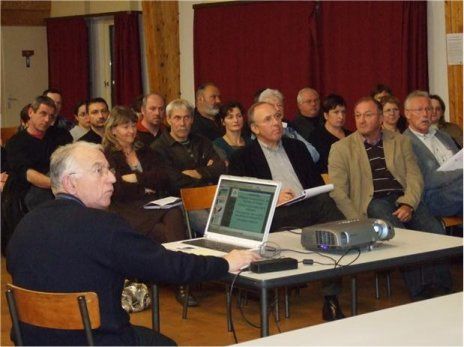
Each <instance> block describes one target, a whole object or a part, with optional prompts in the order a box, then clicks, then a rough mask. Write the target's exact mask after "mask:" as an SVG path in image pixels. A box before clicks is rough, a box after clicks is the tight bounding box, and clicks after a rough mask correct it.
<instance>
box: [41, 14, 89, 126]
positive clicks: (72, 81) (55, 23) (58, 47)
mask: <svg viewBox="0 0 464 347" xmlns="http://www.w3.org/2000/svg"><path fill="white" fill-rule="evenodd" d="M88 41H89V37H88V31H87V25H86V23H85V19H84V18H60V19H52V20H48V21H47V45H48V79H49V83H48V84H49V86H50V87H51V88H57V89H59V90H60V91H61V92H62V96H63V107H62V110H61V114H62V115H63V116H65V117H66V118H68V119H70V120H74V117H73V108H74V106H75V105H76V104H77V102H78V101H79V100H85V99H87V97H88V94H89V90H88V86H89V49H88Z"/></svg>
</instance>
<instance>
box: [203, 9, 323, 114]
mask: <svg viewBox="0 0 464 347" xmlns="http://www.w3.org/2000/svg"><path fill="white" fill-rule="evenodd" d="M313 10H314V2H285V1H283V2H281V1H278V2H247V3H239V2H237V3H235V2H234V3H227V4H223V5H212V6H201V5H200V6H195V16H194V64H195V88H197V87H198V85H199V84H201V83H204V82H209V81H210V82H214V83H215V84H217V86H218V87H219V89H220V90H221V93H222V99H223V101H228V100H231V99H233V100H237V101H240V102H242V103H243V104H244V106H245V107H248V106H250V105H251V104H252V102H253V95H254V93H255V92H256V90H257V89H260V88H268V87H269V88H274V89H279V90H280V91H281V92H282V93H283V94H284V95H285V96H287V101H286V103H285V107H286V109H285V115H286V117H287V118H289V119H292V118H293V116H294V114H295V112H296V94H297V93H298V90H299V89H301V88H302V87H305V86H306V85H307V84H308V78H309V75H310V71H311V66H310V59H308V58H309V57H310V56H311V48H310V41H311V30H310V29H311V28H310V25H309V20H310V16H311V14H312V12H313Z"/></svg>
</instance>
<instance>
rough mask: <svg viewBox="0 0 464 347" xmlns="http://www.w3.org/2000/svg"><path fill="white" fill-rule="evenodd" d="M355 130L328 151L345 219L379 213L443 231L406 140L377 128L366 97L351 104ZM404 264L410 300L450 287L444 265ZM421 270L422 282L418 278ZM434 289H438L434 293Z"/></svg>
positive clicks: (402, 223)
mask: <svg viewBox="0 0 464 347" xmlns="http://www.w3.org/2000/svg"><path fill="white" fill-rule="evenodd" d="M354 116H355V121H356V129H357V131H356V132H355V133H353V134H351V135H349V136H348V137H346V138H344V139H341V140H340V141H338V142H336V143H334V144H333V145H332V148H331V150H330V155H329V176H330V181H331V182H332V183H333V184H334V186H335V188H334V190H333V191H332V192H331V194H330V195H331V196H332V198H333V199H334V200H335V202H336V203H337V206H338V208H339V209H340V210H341V211H342V212H343V213H344V214H345V216H346V217H347V218H350V219H351V218H366V217H369V218H380V219H383V220H385V221H387V222H389V223H391V225H393V226H394V227H398V228H406V229H413V230H421V231H426V232H431V233H436V234H444V233H445V230H444V229H443V226H442V225H441V223H440V221H439V220H438V219H437V218H435V217H433V216H432V215H431V214H430V211H429V210H428V208H427V206H426V205H425V204H423V203H422V202H421V195H422V191H423V180H422V175H421V173H420V170H419V167H418V166H417V162H416V158H415V156H414V152H413V150H412V147H411V143H410V141H409V139H407V138H406V137H405V136H403V135H401V134H398V133H394V132H391V131H388V130H386V129H383V130H382V127H381V125H382V117H383V116H382V107H381V105H380V103H379V102H377V101H376V100H374V99H373V98H371V97H367V98H362V99H360V100H359V101H358V102H357V103H356V104H355V107H354ZM422 269H423V273H422V274H421V269H420V268H419V267H409V268H407V269H404V279H405V282H406V285H407V287H408V289H409V293H410V295H411V297H412V298H413V299H423V298H427V297H430V296H431V295H434V294H436V293H438V292H439V293H446V292H450V291H451V289H452V281H451V274H450V272H449V268H448V267H447V266H446V265H442V264H440V265H427V266H423V268H422ZM421 275H423V278H424V281H425V282H424V283H422V279H421ZM435 290H437V291H438V292H434V291H435Z"/></svg>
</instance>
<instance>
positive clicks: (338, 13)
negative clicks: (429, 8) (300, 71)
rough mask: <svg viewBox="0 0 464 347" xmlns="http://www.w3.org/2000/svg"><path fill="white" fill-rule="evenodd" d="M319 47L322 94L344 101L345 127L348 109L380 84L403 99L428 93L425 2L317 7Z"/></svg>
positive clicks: (350, 123) (350, 120) (351, 122)
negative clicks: (415, 91)
mask: <svg viewBox="0 0 464 347" xmlns="http://www.w3.org/2000/svg"><path fill="white" fill-rule="evenodd" d="M320 5H321V8H320V13H319V15H320V18H319V21H320V22H319V37H320V42H321V45H320V47H319V54H320V61H321V66H320V67H321V69H322V75H323V78H322V79H321V84H320V85H319V86H317V87H316V88H317V89H319V91H320V92H321V94H322V95H327V94H328V93H332V92H335V93H338V94H340V95H343V96H344V97H345V99H346V100H347V101H348V110H349V111H348V117H347V126H348V127H349V128H351V129H353V128H354V119H353V117H352V112H351V110H352V105H353V103H354V102H356V100H357V99H359V98H360V97H362V96H367V95H369V93H370V91H371V90H372V88H373V87H374V85H375V84H377V83H384V84H387V85H389V86H390V87H391V88H392V89H393V93H394V94H395V96H397V97H398V98H399V99H400V100H403V99H404V98H405V97H406V95H407V94H408V92H410V91H411V90H413V89H416V88H427V86H428V82H427V81H428V74H427V29H426V28H427V23H426V22H427V13H426V3H425V2H400V1H372V2H321V4H320Z"/></svg>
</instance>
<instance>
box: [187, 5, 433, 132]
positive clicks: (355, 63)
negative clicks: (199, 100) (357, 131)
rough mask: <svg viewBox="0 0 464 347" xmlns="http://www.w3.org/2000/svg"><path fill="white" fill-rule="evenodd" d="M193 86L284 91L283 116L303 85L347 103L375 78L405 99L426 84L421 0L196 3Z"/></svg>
mask: <svg viewBox="0 0 464 347" xmlns="http://www.w3.org/2000/svg"><path fill="white" fill-rule="evenodd" d="M194 64H195V65H194V67H195V88H196V87H198V85H199V84H200V83H202V82H206V81H212V82H215V83H216V84H217V85H218V86H219V88H220V89H221V92H222V94H223V96H224V97H223V99H224V100H226V101H227V100H228V99H237V100H239V101H241V102H242V103H243V104H244V106H246V107H247V106H249V105H250V104H251V103H252V99H253V95H254V93H255V91H256V90H257V89H258V88H264V87H271V88H277V89H279V90H280V91H282V93H283V94H284V96H285V97H286V103H285V107H286V111H285V115H286V117H287V118H289V119H292V118H293V116H294V114H295V112H296V95H297V92H298V90H299V89H301V88H302V87H305V86H310V87H314V88H315V89H317V90H319V92H320V94H321V96H322V97H323V96H325V95H327V94H329V93H338V94H341V95H342V96H343V97H344V98H345V99H346V100H347V102H348V115H349V116H348V119H347V126H348V127H349V128H351V129H353V128H354V121H353V118H352V105H353V104H354V102H355V101H356V100H357V99H359V98H360V97H362V96H366V95H369V93H370V91H371V89H372V88H373V87H374V85H375V84H377V83H385V84H387V85H389V86H391V87H392V89H393V92H394V94H395V96H397V97H398V98H399V99H400V100H403V99H404V98H405V96H406V95H407V93H408V92H410V91H411V90H413V89H418V88H420V89H427V88H428V72H427V3H426V2H425V1H411V2H410V1H359V2H354V1H353V2H351V1H344V2H342V1H317V2H313V1H311V2H293V1H292V2H247V3H232V4H230V3H228V4H224V5H219V4H217V5H214V6H196V7H195V17H194Z"/></svg>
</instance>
